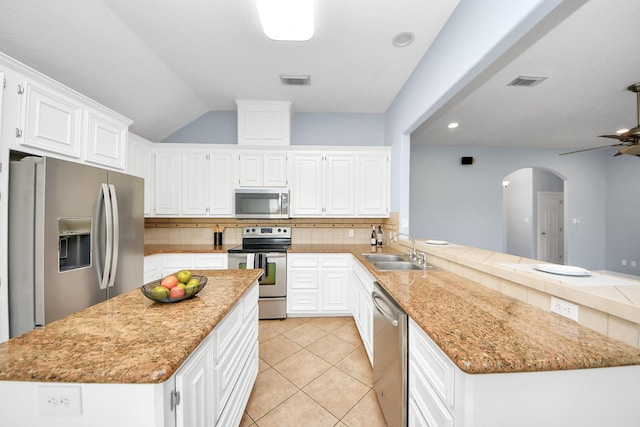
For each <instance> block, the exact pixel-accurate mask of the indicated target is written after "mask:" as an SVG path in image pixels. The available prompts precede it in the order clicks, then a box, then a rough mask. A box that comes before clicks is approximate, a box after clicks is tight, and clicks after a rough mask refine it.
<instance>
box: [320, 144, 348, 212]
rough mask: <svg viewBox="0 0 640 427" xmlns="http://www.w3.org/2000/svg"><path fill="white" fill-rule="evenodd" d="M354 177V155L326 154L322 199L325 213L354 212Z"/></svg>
mask: <svg viewBox="0 0 640 427" xmlns="http://www.w3.org/2000/svg"><path fill="white" fill-rule="evenodd" d="M355 177H356V162H355V155H353V154H327V155H326V160H325V187H324V188H325V190H324V191H325V195H324V199H325V213H326V214H327V215H329V216H353V215H354V214H355V212H356V208H355V205H356V204H355V199H356V198H355V196H356V195H355V191H356V190H355V187H356V181H355Z"/></svg>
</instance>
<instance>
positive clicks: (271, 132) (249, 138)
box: [236, 100, 291, 146]
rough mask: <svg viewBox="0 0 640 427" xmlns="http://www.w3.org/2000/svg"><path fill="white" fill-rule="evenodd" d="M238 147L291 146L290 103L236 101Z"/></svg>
mask: <svg viewBox="0 0 640 427" xmlns="http://www.w3.org/2000/svg"><path fill="white" fill-rule="evenodd" d="M236 104H237V105H238V145H255V146H274V145H290V144H291V102H287V101H244V100H239V101H236Z"/></svg>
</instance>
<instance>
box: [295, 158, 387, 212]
mask: <svg viewBox="0 0 640 427" xmlns="http://www.w3.org/2000/svg"><path fill="white" fill-rule="evenodd" d="M291 158H292V160H291V163H292V164H291V184H290V188H291V216H292V217H354V216H358V217H387V216H389V151H388V149H381V150H370V149H364V150H363V149H355V148H354V149H352V150H350V151H343V150H331V149H328V148H327V150H326V151H324V152H293V153H292V155H291Z"/></svg>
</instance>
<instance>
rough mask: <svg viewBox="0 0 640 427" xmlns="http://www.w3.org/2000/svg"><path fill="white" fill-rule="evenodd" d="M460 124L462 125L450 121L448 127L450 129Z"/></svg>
mask: <svg viewBox="0 0 640 427" xmlns="http://www.w3.org/2000/svg"><path fill="white" fill-rule="evenodd" d="M458 126H460V125H459V124H458V122H451V123H449V124H448V125H447V127H448V128H449V129H455V128H457V127H458Z"/></svg>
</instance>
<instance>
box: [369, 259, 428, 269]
mask: <svg viewBox="0 0 640 427" xmlns="http://www.w3.org/2000/svg"><path fill="white" fill-rule="evenodd" d="M373 266H374V267H375V268H377V269H378V270H425V269H428V268H429V266H426V267H424V266H422V265H419V264H417V263H415V262H411V261H390V262H388V261H382V262H374V263H373Z"/></svg>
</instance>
